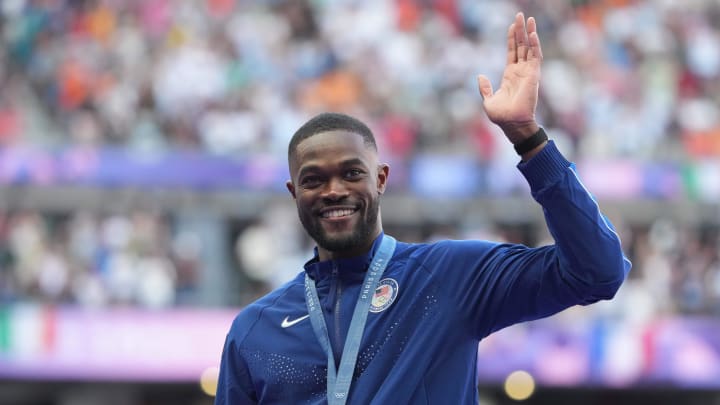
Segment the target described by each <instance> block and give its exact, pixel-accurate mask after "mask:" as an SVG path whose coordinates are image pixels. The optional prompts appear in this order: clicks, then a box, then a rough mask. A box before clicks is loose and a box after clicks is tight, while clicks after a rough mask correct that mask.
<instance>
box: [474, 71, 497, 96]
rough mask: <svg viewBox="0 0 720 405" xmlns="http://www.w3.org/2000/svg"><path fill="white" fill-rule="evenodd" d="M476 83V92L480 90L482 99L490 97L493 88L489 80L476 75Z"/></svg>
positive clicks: (483, 76)
mask: <svg viewBox="0 0 720 405" xmlns="http://www.w3.org/2000/svg"><path fill="white" fill-rule="evenodd" d="M477 82H478V90H480V95H481V96H482V97H483V99H486V98H488V97H492V95H493V87H492V83H490V79H488V78H487V76H485V75H478V77H477Z"/></svg>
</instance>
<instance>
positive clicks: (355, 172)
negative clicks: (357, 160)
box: [345, 169, 364, 180]
mask: <svg viewBox="0 0 720 405" xmlns="http://www.w3.org/2000/svg"><path fill="white" fill-rule="evenodd" d="M363 173H364V172H363V171H362V170H360V169H350V170H348V171H346V172H345V178H346V179H350V180H352V179H356V178H358V177H360V176H362V175H363Z"/></svg>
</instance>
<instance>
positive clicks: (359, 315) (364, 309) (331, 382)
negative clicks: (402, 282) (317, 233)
mask: <svg viewBox="0 0 720 405" xmlns="http://www.w3.org/2000/svg"><path fill="white" fill-rule="evenodd" d="M395 244H396V241H395V239H394V238H393V237H391V236H387V235H383V236H382V241H380V247H378V250H377V252H375V255H374V256H373V259H372V262H371V263H370V267H369V268H368V271H367V272H366V273H365V280H364V281H363V286H362V290H360V296H359V297H358V300H357V303H356V304H355V311H354V312H353V317H352V319H351V320H350V329H348V335H347V338H346V339H345V347H344V349H343V353H342V357H341V358H340V369H339V372H337V371H336V369H335V359H334V357H333V352H332V347H331V346H330V337H329V335H328V329H327V325H326V324H325V317H324V316H323V313H322V308H321V307H320V299H319V298H318V294H317V289H316V288H315V281H314V280H313V279H311V278H310V276H308V275H307V273H306V274H305V303H306V305H307V308H308V313H309V314H310V322H311V323H312V327H313V331H314V332H315V336H317V338H318V340H319V341H320V345H321V346H322V347H323V349H324V350H325V353H327V360H328V362H327V364H328V367H327V368H328V371H327V398H328V404H329V405H344V404H345V402H346V401H347V398H348V394H349V393H350V384H352V377H353V373H354V372H355V364H356V363H357V356H358V350H360V341H361V340H362V335H363V332H364V330H365V323H366V322H367V317H368V312H369V310H370V304H371V303H372V298H373V295H374V294H375V289H376V288H377V286H378V283H379V282H380V277H381V276H382V274H383V272H384V271H385V268H386V267H387V264H388V262H389V261H390V258H391V257H392V255H393V252H394V251H395Z"/></svg>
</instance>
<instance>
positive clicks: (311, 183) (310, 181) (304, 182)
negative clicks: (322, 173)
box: [300, 176, 322, 188]
mask: <svg viewBox="0 0 720 405" xmlns="http://www.w3.org/2000/svg"><path fill="white" fill-rule="evenodd" d="M321 183H322V180H321V179H320V177H319V176H305V177H303V178H302V179H300V186H302V187H303V188H315V187H318V186H319V185H320V184H321Z"/></svg>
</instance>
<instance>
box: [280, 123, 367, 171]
mask: <svg viewBox="0 0 720 405" xmlns="http://www.w3.org/2000/svg"><path fill="white" fill-rule="evenodd" d="M351 159H355V160H357V159H359V160H361V161H363V162H365V164H367V165H368V166H370V165H372V164H373V163H374V162H375V160H377V153H376V152H375V151H374V150H373V149H372V148H370V147H368V146H367V145H365V139H364V138H363V137H362V135H359V134H356V133H354V132H349V131H343V130H337V131H327V132H321V133H319V134H315V135H313V136H311V137H309V138H306V139H303V140H302V141H301V142H300V143H299V144H298V145H297V147H296V148H295V156H294V158H293V159H292V160H291V162H290V171H291V172H292V173H293V174H295V173H296V172H297V171H298V170H299V169H301V168H302V167H303V166H310V165H313V166H314V165H317V166H328V165H333V164H339V163H341V162H344V161H348V160H351Z"/></svg>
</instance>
